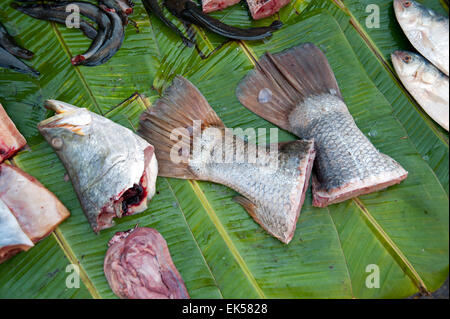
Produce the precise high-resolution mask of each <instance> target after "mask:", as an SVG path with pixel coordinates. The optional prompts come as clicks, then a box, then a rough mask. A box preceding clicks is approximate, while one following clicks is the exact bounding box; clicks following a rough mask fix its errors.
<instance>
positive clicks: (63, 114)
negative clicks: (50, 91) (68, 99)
mask: <svg viewBox="0 0 450 319" xmlns="http://www.w3.org/2000/svg"><path fill="white" fill-rule="evenodd" d="M44 105H45V107H46V108H47V109H50V110H53V111H55V113H56V114H55V115H54V116H52V117H50V118H48V119H46V120H44V121H42V122H40V123H39V125H38V129H39V132H41V134H42V135H43V136H44V137H45V139H46V140H47V141H48V142H49V143H50V144H51V145H52V146H53V147H54V148H55V149H60V148H61V147H62V145H63V144H64V141H66V140H71V139H73V137H74V135H75V136H76V135H78V136H85V135H87V134H89V131H90V128H91V123H92V115H91V113H90V112H89V111H88V110H87V109H84V108H78V107H76V106H73V105H71V104H68V103H65V102H61V101H56V100H47V101H45V104H44Z"/></svg>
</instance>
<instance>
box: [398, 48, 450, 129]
mask: <svg viewBox="0 0 450 319" xmlns="http://www.w3.org/2000/svg"><path fill="white" fill-rule="evenodd" d="M392 63H393V64H394V68H395V70H396V71H397V74H398V76H399V78H400V79H401V81H402V82H403V85H404V86H405V87H406V89H407V90H408V91H409V93H411V95H412V96H413V97H414V99H415V100H416V101H417V102H418V103H419V104H420V106H421V107H422V108H423V109H424V111H425V112H427V114H428V115H429V116H430V117H431V118H432V119H433V120H435V121H436V122H437V123H438V124H439V125H441V126H442V127H443V128H444V129H446V130H447V131H448V128H449V123H448V121H449V97H448V96H449V93H448V92H449V84H448V76H446V75H445V74H444V73H442V72H441V71H439V70H438V69H437V68H436V67H435V66H434V65H432V64H431V63H429V62H428V61H427V60H425V59H424V58H423V57H422V56H420V55H418V54H415V53H412V52H406V51H396V52H394V53H393V54H392Z"/></svg>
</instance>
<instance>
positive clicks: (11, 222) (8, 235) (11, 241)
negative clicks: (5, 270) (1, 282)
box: [0, 199, 34, 264]
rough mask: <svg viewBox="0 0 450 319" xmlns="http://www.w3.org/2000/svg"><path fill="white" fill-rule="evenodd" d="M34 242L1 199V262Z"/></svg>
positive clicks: (29, 246)
mask: <svg viewBox="0 0 450 319" xmlns="http://www.w3.org/2000/svg"><path fill="white" fill-rule="evenodd" d="M33 246H34V244H33V242H32V241H31V240H30V238H28V237H27V235H26V234H25V233H24V232H23V230H22V228H20V225H19V223H18V222H17V219H16V218H15V217H14V215H13V213H11V210H10V209H9V208H8V206H6V204H5V203H4V202H3V201H2V200H1V199H0V264H1V263H2V262H4V261H5V260H7V259H9V258H10V257H12V256H14V255H16V254H18V253H19V252H21V251H26V250H28V249H30V248H31V247H33Z"/></svg>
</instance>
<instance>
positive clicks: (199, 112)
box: [138, 76, 315, 244]
mask: <svg viewBox="0 0 450 319" xmlns="http://www.w3.org/2000/svg"><path fill="white" fill-rule="evenodd" d="M199 121H200V122H199ZM174 132H179V134H180V135H181V136H183V138H182V141H180V142H177V140H176V138H175V139H174V136H172V135H173V134H174ZM138 133H139V134H141V136H143V137H144V138H145V139H146V140H147V141H148V142H149V143H152V144H153V145H154V146H155V149H156V157H157V158H158V162H159V175H160V176H164V177H174V178H181V179H191V180H204V181H210V182H214V183H218V184H223V185H226V186H228V187H230V188H232V189H234V190H236V191H237V192H238V193H240V194H242V196H237V197H235V201H236V202H238V203H239V204H241V205H242V206H243V207H244V208H245V209H246V210H247V212H248V213H249V214H250V216H251V217H252V218H253V219H254V220H255V222H257V223H258V224H259V225H261V226H262V227H263V228H264V229H265V230H266V231H267V232H268V233H269V234H271V235H273V236H274V237H276V238H278V239H279V240H280V241H282V242H283V243H286V244H287V243H289V242H290V241H291V240H292V238H293V236H294V232H295V228H296V225H297V220H298V217H299V214H300V210H301V207H302V204H303V201H304V198H305V193H306V191H307V188H308V182H309V177H310V172H311V168H312V163H313V161H314V156H315V152H314V142H313V141H295V142H290V143H284V144H280V145H278V144H274V145H275V146H276V147H275V148H276V149H273V147H274V145H272V147H271V149H270V150H267V147H262V146H260V147H258V150H257V156H255V157H252V156H253V155H252V153H251V152H250V150H255V149H256V148H257V147H256V145H255V144H253V143H250V142H248V141H246V140H245V139H243V138H241V137H238V136H236V135H234V134H232V132H230V129H228V128H225V126H224V125H223V123H222V121H221V120H220V118H219V117H218V116H217V114H216V113H215V112H214V110H213V109H212V108H211V106H210V105H209V104H208V102H207V101H206V99H205V98H204V97H203V95H202V94H201V93H200V91H199V90H198V89H197V88H196V87H195V86H194V85H193V84H192V83H190V82H189V81H188V80H186V79H185V78H183V77H180V76H177V77H176V78H175V79H174V81H173V83H172V85H171V87H170V88H169V89H168V90H166V92H165V94H164V97H163V98H161V99H159V100H158V101H157V102H156V103H155V104H154V106H153V107H149V108H148V109H147V110H146V111H145V112H144V113H143V114H142V115H141V119H140V122H139V130H138ZM179 143H181V144H179ZM191 144H192V145H193V147H192V148H191ZM278 148H279V149H278ZM176 154H179V155H180V157H181V159H178V158H177V157H175V158H174V155H176ZM240 154H241V155H242V157H240V156H241V155H240ZM253 154H256V152H255V153H253Z"/></svg>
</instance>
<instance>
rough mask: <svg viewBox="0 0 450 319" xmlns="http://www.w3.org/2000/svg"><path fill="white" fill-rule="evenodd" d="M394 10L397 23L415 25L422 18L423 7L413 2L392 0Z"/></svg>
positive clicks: (410, 0)
mask: <svg viewBox="0 0 450 319" xmlns="http://www.w3.org/2000/svg"><path fill="white" fill-rule="evenodd" d="M394 9H395V14H396V16H397V19H398V20H399V22H403V23H409V24H415V23H417V22H418V20H419V19H420V18H421V17H422V16H423V10H424V7H423V6H422V5H421V4H420V3H418V2H416V1H413V0H394Z"/></svg>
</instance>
